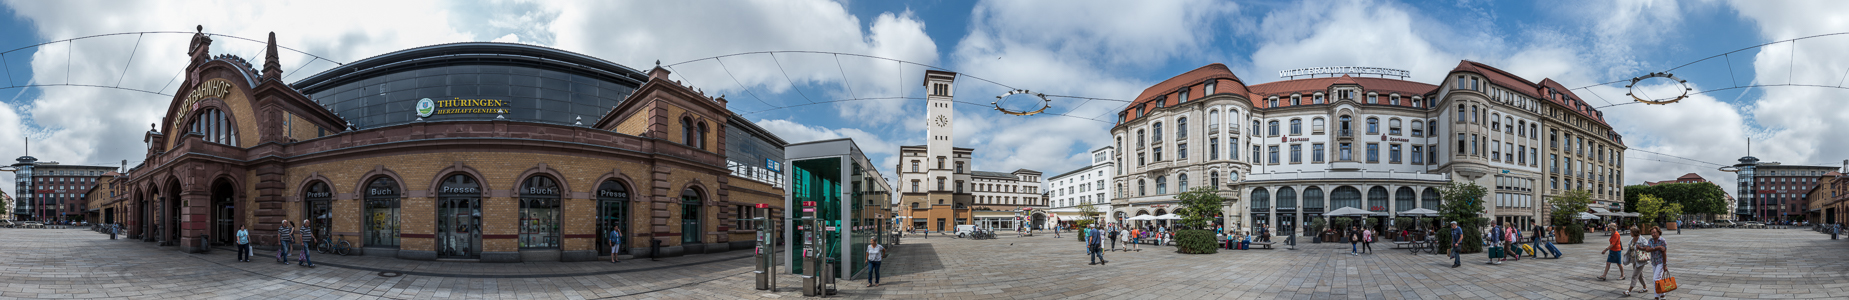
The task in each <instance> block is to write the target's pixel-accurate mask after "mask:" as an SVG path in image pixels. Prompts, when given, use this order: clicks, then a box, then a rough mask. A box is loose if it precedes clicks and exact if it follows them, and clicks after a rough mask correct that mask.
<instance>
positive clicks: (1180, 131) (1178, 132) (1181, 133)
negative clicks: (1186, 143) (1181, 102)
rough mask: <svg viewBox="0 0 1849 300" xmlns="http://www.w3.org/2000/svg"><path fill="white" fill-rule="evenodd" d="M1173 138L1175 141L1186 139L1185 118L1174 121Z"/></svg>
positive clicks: (1186, 119) (1186, 123)
mask: <svg viewBox="0 0 1849 300" xmlns="http://www.w3.org/2000/svg"><path fill="white" fill-rule="evenodd" d="M1175 138H1177V139H1185V138H1188V118H1187V117H1181V118H1176V119H1175Z"/></svg>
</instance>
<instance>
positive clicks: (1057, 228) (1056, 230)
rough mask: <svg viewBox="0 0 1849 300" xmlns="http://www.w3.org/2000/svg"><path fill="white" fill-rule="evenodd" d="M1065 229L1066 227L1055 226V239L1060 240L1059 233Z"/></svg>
mask: <svg viewBox="0 0 1849 300" xmlns="http://www.w3.org/2000/svg"><path fill="white" fill-rule="evenodd" d="M1064 228H1066V225H1053V238H1059V231H1060V230H1061V229H1064Z"/></svg>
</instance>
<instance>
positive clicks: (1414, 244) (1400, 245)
mask: <svg viewBox="0 0 1849 300" xmlns="http://www.w3.org/2000/svg"><path fill="white" fill-rule="evenodd" d="M1420 243H1421V242H1418V241H1397V242H1393V248H1392V249H1407V248H1418V247H1419V244H1420Z"/></svg>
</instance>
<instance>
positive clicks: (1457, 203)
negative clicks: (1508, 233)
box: [1438, 181, 1489, 253]
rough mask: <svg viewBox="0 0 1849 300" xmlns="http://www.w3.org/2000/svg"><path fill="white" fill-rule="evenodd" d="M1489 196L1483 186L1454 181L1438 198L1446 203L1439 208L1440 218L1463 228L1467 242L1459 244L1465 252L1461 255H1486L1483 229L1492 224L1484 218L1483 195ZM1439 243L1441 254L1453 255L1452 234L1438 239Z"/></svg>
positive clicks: (1439, 236)
mask: <svg viewBox="0 0 1849 300" xmlns="http://www.w3.org/2000/svg"><path fill="white" fill-rule="evenodd" d="M1488 193H1489V192H1488V190H1486V189H1484V188H1483V186H1480V185H1477V183H1476V182H1468V181H1465V182H1458V181H1452V182H1451V184H1449V185H1446V186H1445V187H1444V189H1440V190H1438V194H1439V195H1442V196H1443V200H1444V203H1443V204H1439V205H1438V215H1439V218H1442V219H1443V220H1446V221H1452V222H1457V225H1458V227H1461V228H1463V231H1464V240H1463V242H1462V243H1459V246H1460V248H1461V249H1459V250H1460V251H1459V253H1477V252H1481V251H1483V233H1482V232H1481V231H1480V230H1482V229H1481V228H1480V227H1482V226H1483V224H1484V223H1486V222H1488V221H1487V220H1486V219H1484V218H1483V217H1481V215H1482V214H1483V195H1485V194H1488ZM1438 242H1439V243H1438V247H1439V248H1438V250H1439V251H1441V252H1442V251H1450V249H1451V235H1450V234H1440V235H1438Z"/></svg>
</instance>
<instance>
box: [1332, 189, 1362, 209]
mask: <svg viewBox="0 0 1849 300" xmlns="http://www.w3.org/2000/svg"><path fill="white" fill-rule="evenodd" d="M1329 207H1330V209H1332V210H1334V209H1341V208H1343V207H1353V208H1362V207H1361V190H1358V189H1355V187H1352V186H1341V187H1336V188H1335V191H1334V192H1331V193H1329Z"/></svg>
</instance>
